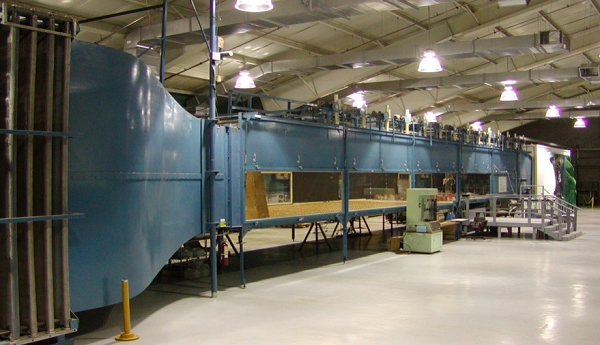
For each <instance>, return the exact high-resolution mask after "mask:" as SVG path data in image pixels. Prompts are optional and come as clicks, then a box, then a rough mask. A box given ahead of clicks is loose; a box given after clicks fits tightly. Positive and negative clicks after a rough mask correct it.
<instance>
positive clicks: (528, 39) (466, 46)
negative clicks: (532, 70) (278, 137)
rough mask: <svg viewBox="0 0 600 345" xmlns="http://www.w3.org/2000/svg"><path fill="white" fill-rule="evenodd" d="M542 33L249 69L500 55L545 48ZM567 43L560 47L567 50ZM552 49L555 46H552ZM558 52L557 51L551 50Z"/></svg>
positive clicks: (350, 65) (281, 69)
mask: <svg viewBox="0 0 600 345" xmlns="http://www.w3.org/2000/svg"><path fill="white" fill-rule="evenodd" d="M541 35H542V34H533V35H526V36H514V37H503V38H492V39H481V40H475V41H466V42H445V43H439V44H433V45H426V46H412V47H406V46H402V47H399V46H390V47H386V48H383V49H373V50H366V51H358V52H348V53H342V54H332V55H325V56H317V57H311V58H305V59H295V60H282V61H273V62H267V63H264V64H261V65H260V66H257V67H255V68H253V69H252V70H250V74H251V76H252V77H253V78H254V79H256V78H258V77H260V76H262V75H265V74H269V73H285V72H290V73H299V72H316V71H324V70H336V69H348V68H355V67H356V66H361V67H366V66H380V65H392V64H402V63H411V62H416V61H417V60H418V58H419V57H420V56H422V55H423V52H424V51H425V50H426V49H428V48H431V49H433V50H435V52H436V55H438V56H442V57H446V58H473V57H481V56H488V57H501V56H506V55H524V54H530V53H532V52H546V51H545V49H544V47H543V46H542V45H541V44H540V42H542V40H541ZM567 48H568V47H565V48H563V50H562V51H563V52H567V50H566V49H567ZM553 49H556V46H553ZM555 52H558V51H555Z"/></svg>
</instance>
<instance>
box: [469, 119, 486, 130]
mask: <svg viewBox="0 0 600 345" xmlns="http://www.w3.org/2000/svg"><path fill="white" fill-rule="evenodd" d="M470 126H471V129H472V130H474V131H479V132H481V131H483V124H482V123H481V122H480V121H475V122H473V123H472V124H471V125H470Z"/></svg>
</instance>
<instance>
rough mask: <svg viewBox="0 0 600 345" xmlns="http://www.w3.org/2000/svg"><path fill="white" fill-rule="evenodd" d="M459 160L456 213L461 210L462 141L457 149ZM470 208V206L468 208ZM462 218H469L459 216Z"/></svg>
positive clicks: (457, 166)
mask: <svg viewBox="0 0 600 345" xmlns="http://www.w3.org/2000/svg"><path fill="white" fill-rule="evenodd" d="M457 151H458V152H457V157H458V158H457V160H456V184H455V188H456V211H457V212H458V211H459V210H460V202H461V200H460V197H461V192H460V190H461V188H462V186H461V183H460V180H461V168H462V164H463V156H462V155H463V145H462V140H461V141H459V142H458V149H457ZM467 202H469V200H467ZM467 207H468V206H467ZM459 216H460V217H463V218H464V217H467V215H459Z"/></svg>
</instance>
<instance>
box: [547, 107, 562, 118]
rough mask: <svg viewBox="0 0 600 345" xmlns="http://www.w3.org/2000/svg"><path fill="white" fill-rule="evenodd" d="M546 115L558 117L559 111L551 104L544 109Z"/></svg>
mask: <svg viewBox="0 0 600 345" xmlns="http://www.w3.org/2000/svg"><path fill="white" fill-rule="evenodd" d="M546 117H560V111H559V110H558V108H557V107H556V106H555V105H551V106H550V107H549V108H548V111H546Z"/></svg>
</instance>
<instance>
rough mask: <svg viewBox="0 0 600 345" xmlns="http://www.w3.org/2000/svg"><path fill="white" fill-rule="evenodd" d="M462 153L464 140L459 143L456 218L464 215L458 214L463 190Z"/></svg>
mask: <svg viewBox="0 0 600 345" xmlns="http://www.w3.org/2000/svg"><path fill="white" fill-rule="evenodd" d="M462 151H463V142H462V140H461V141H460V142H459V144H458V155H457V156H458V159H457V166H456V213H457V214H456V216H457V217H462V216H463V215H459V214H458V212H460V189H461V188H462V187H461V185H460V179H461V169H462V164H463V162H462Z"/></svg>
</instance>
